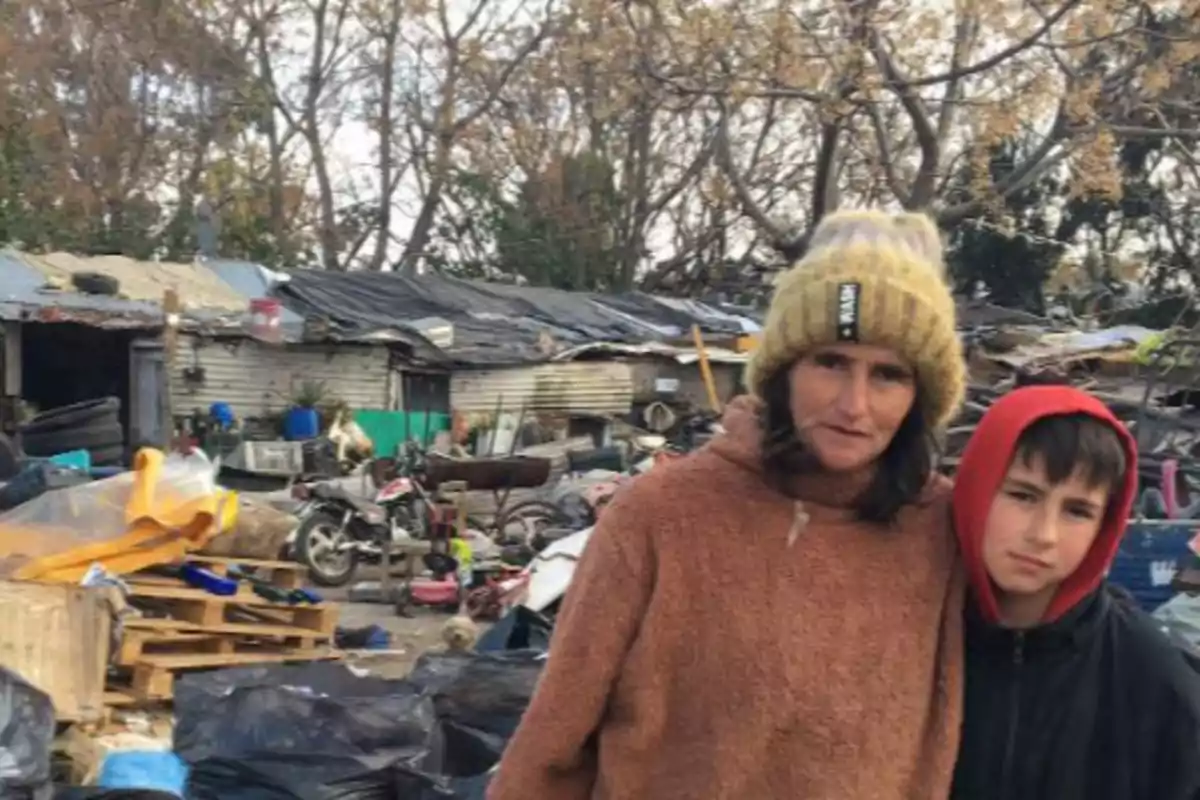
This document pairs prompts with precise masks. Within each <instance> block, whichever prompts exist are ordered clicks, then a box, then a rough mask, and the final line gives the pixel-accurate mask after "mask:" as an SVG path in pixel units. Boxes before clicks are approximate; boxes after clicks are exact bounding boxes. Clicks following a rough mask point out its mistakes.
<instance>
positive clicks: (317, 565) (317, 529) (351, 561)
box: [294, 511, 358, 587]
mask: <svg viewBox="0 0 1200 800" xmlns="http://www.w3.org/2000/svg"><path fill="white" fill-rule="evenodd" d="M348 538H349V537H348V536H347V534H346V531H345V530H343V528H342V522H341V520H339V519H338V518H337V517H335V516H333V515H332V514H330V513H328V512H325V511H314V512H313V513H312V514H310V515H309V516H308V517H307V518H306V519H305V520H304V522H302V523H300V527H299V528H297V529H296V541H295V545H294V546H295V548H296V561H297V562H298V563H300V564H303V565H304V566H306V567H308V575H309V577H310V578H311V579H312V582H313V583H315V584H317V585H318V586H329V587H334V586H345V585H346V584H347V583H349V582H350V581H351V580H353V579H354V574H355V573H356V572H357V571H358V553H357V552H356V551H354V550H352V549H345V550H341V549H339V546H340V545H342V544H343V543H345V542H346V541H347V540H348Z"/></svg>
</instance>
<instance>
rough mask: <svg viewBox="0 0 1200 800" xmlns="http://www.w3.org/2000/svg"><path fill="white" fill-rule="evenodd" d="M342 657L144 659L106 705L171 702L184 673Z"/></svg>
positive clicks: (321, 653)
mask: <svg viewBox="0 0 1200 800" xmlns="http://www.w3.org/2000/svg"><path fill="white" fill-rule="evenodd" d="M341 655H342V654H341V653H340V652H338V651H336V650H332V649H330V648H325V647H321V648H313V649H307V650H302V649H294V650H281V651H265V652H247V653H175V654H163V655H143V656H142V657H141V658H140V660H139V661H138V663H137V664H135V665H134V666H133V669H132V672H131V675H130V678H129V682H128V683H127V684H125V685H119V684H113V685H110V686H109V688H108V691H107V692H106V693H105V701H106V702H107V703H109V704H110V705H112V706H122V705H134V704H145V703H154V702H162V701H167V700H170V699H171V698H172V697H173V696H174V691H175V678H176V677H178V675H179V674H180V673H184V672H193V671H199V670H210V669H220V668H222V667H247V666H255V665H258V664H284V663H290V662H299V661H328V660H333V659H340V658H341Z"/></svg>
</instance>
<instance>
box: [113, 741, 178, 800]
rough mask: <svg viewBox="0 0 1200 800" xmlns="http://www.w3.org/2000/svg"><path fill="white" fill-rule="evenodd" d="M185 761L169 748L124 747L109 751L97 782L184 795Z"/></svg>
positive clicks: (121, 787)
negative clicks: (165, 750) (164, 750)
mask: <svg viewBox="0 0 1200 800" xmlns="http://www.w3.org/2000/svg"><path fill="white" fill-rule="evenodd" d="M186 783H187V765H186V764H184V763H183V761H182V760H181V759H180V758H179V756H177V755H175V754H174V753H171V752H160V751H157V750H126V751H117V752H115V753H109V754H108V756H107V757H106V758H105V759H104V763H103V764H102V765H101V767H100V777H99V778H98V780H97V781H96V785H97V786H99V787H100V788H102V789H131V790H137V789H142V790H145V791H157V792H164V793H166V794H170V795H175V796H176V797H183V787H184V784H186Z"/></svg>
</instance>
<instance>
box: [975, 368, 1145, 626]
mask: <svg viewBox="0 0 1200 800" xmlns="http://www.w3.org/2000/svg"><path fill="white" fill-rule="evenodd" d="M1061 414H1087V415H1089V416H1092V417H1094V418H1095V419H1098V420H1100V421H1102V422H1105V423H1107V424H1109V425H1111V426H1112V428H1113V429H1114V430H1115V431H1116V432H1117V434H1118V435H1119V436H1120V439H1121V443H1122V445H1123V446H1124V448H1125V456H1126V462H1127V465H1128V468H1127V469H1126V471H1125V479H1124V482H1123V484H1122V485H1121V486H1120V487H1119V488H1118V489H1117V491H1116V496H1115V497H1113V498H1112V501H1111V502H1110V504H1109V508H1108V513H1107V514H1106V515H1105V518H1104V521H1103V523H1102V524H1101V527H1100V532H1099V534H1098V535H1097V536H1096V540H1095V542H1093V543H1092V548H1091V550H1090V551H1088V554H1087V556H1085V557H1084V559H1083V562H1082V563H1081V564H1080V565H1079V568H1078V569H1076V570H1075V572H1074V573H1072V574H1071V575H1070V576H1069V577H1067V579H1066V580H1065V581H1063V583H1062V585H1060V586H1059V588H1058V592H1057V593H1056V594H1055V596H1054V598H1053V599H1052V600H1051V601H1050V605H1049V607H1048V608H1047V609H1046V617H1045V621H1046V622H1053V621H1054V620H1056V619H1058V618H1059V617H1061V616H1062V615H1063V614H1065V613H1066V612H1068V611H1070V610H1071V609H1072V608H1074V607H1075V606H1076V605H1077V604H1078V603H1080V602H1081V601H1082V600H1083V599H1084V598H1086V597H1087V596H1088V595H1089V594H1091V593H1092V592H1093V591H1095V590H1096V588H1097V587H1098V586H1099V585H1100V582H1101V581H1102V580H1103V579H1104V575H1105V573H1106V572H1107V571H1108V568H1109V566H1110V565H1111V564H1112V561H1113V558H1115V557H1116V554H1117V548H1118V547H1119V546H1120V544H1121V537H1122V535H1123V534H1124V532H1125V526H1126V522H1127V520H1128V519H1129V513H1130V509H1131V508H1132V506H1133V501H1134V497H1135V495H1136V494H1137V480H1138V479H1137V445H1136V443H1135V442H1134V440H1133V437H1132V436H1131V435H1130V433H1129V431H1128V430H1127V429H1126V428H1125V426H1124V425H1123V424H1122V423H1121V421H1120V420H1119V419H1117V418H1116V417H1115V416H1114V415H1113V413H1112V412H1111V411H1109V409H1108V407H1107V406H1106V405H1104V403H1102V402H1100V401H1099V400H1097V399H1096V398H1094V397H1092V396H1091V395H1089V394H1087V393H1085V392H1081V391H1079V390H1078V389H1073V388H1071V387H1069V386H1030V387H1026V388H1021V389H1017V390H1015V391H1012V392H1010V393H1008V394H1007V395H1005V396H1004V397H1002V398H1000V399H999V400H997V401H996V403H994V404H993V405H992V407H991V408H990V409H989V410H988V412H987V413H986V414H984V416H983V419H982V420H981V421H980V423H979V426H978V427H977V428H976V429H975V433H974V435H973V436H972V437H971V440H970V441H969V442H968V443H967V447H966V449H965V450H964V451H963V455H962V459H961V460H960V461H959V465H958V471H957V476H956V478H955V484H954V528H955V532H956V534H957V535H958V540H959V545H960V547H961V549H962V557H963V561H964V562H965V565H966V568H967V574H968V576H969V577H970V581H971V586H972V589H973V590H974V594H975V599H976V602H977V603H978V606H979V610H980V612H981V614H982V615H983V617H984V619H986V620H987V621H989V622H992V623H996V622H998V621H999V618H1000V613H999V607H998V605H997V602H996V595H995V591H994V590H993V588H992V581H991V578H990V577H989V576H988V572H987V567H986V566H984V563H983V534H984V530H985V527H986V524H987V518H988V513H989V512H990V510H991V507H992V500H993V499H994V498H995V496H996V492H997V491H999V489H1000V485H1001V483H1002V482H1003V481H1004V476H1005V475H1006V474H1007V473H1008V468H1009V465H1010V464H1011V462H1012V459H1013V456H1014V455H1015V454H1016V447H1017V441H1018V439H1019V438H1020V436H1021V434H1022V433H1023V432H1024V431H1025V429H1026V428H1028V427H1029V426H1030V425H1032V424H1033V423H1035V422H1037V421H1038V420H1040V419H1043V418H1045V417H1050V416H1058V415H1061Z"/></svg>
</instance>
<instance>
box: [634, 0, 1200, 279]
mask: <svg viewBox="0 0 1200 800" xmlns="http://www.w3.org/2000/svg"><path fill="white" fill-rule="evenodd" d="M648 7H649V8H650V9H651V13H649V14H646V15H645V20H646V22H644V23H642V24H644V25H645V26H646V27H647V29H648V30H651V31H652V35H653V37H654V38H655V41H663V42H669V44H670V46H669V50H670V53H669V57H667V58H659V59H657V60H653V61H647V62H645V64H644V66H645V68H646V69H647V71H648V72H649V73H650V75H651V76H652V77H653V78H654V79H656V80H658V81H660V82H661V83H662V84H663V85H665V86H667V87H670V89H671V90H672V91H674V92H676V93H678V94H679V95H681V96H696V95H699V96H703V97H705V98H708V99H709V101H710V102H711V104H712V107H713V108H714V109H715V111H714V113H716V114H717V115H718V117H719V118H720V123H719V124H720V129H721V136H720V137H719V140H718V145H719V147H718V153H719V157H720V162H721V164H722V166H723V169H724V170H725V172H726V174H727V176H728V177H729V180H730V184H731V186H732V188H733V190H734V191H735V193H736V195H737V197H738V201H739V203H740V205H741V207H742V209H743V211H744V213H745V214H746V215H747V216H749V217H750V218H751V219H753V220H754V221H755V223H756V224H757V225H758V227H759V228H760V229H761V230H763V231H764V232H765V233H766V236H767V238H768V239H769V241H770V243H771V244H772V245H773V246H774V247H775V248H776V249H777V250H779V251H780V252H781V253H783V254H784V255H785V256H787V257H794V256H795V255H797V254H798V253H799V252H801V251H802V250H803V248H804V241H805V234H806V232H807V231H808V230H810V229H811V226H812V225H813V224H815V222H816V221H817V220H819V219H820V217H821V215H822V214H824V213H826V212H827V211H828V210H830V209H832V208H835V207H836V206H837V205H838V203H840V202H841V201H842V197H843V196H844V195H851V197H849V198H847V199H850V200H854V201H859V202H861V201H864V200H868V199H870V200H874V201H877V202H879V201H882V202H890V203H895V204H897V205H900V206H902V207H905V208H910V209H925V208H928V209H932V210H933V211H935V213H936V214H937V216H938V218H939V219H940V220H941V221H942V222H944V223H947V224H952V223H953V222H955V221H957V220H961V219H962V218H964V217H965V216H967V215H969V214H971V213H974V212H975V211H977V210H978V209H979V208H980V207H981V206H983V205H984V204H986V203H988V202H989V201H991V200H994V199H995V198H999V197H1004V196H1006V195H1007V194H1010V193H1012V192H1015V191H1018V190H1020V189H1021V188H1023V187H1024V186H1027V185H1029V183H1031V182H1032V181H1035V180H1037V179H1038V178H1039V177H1040V176H1042V175H1044V174H1047V173H1048V172H1051V171H1055V170H1062V169H1068V170H1073V173H1074V175H1075V176H1076V177H1077V179H1078V181H1079V183H1080V185H1081V188H1082V189H1083V190H1086V191H1091V190H1097V189H1098V190H1105V187H1106V186H1108V187H1110V188H1111V183H1112V172H1113V168H1114V157H1113V152H1112V144H1113V142H1114V141H1115V140H1116V138H1117V137H1129V136H1168V135H1170V136H1178V135H1188V136H1195V135H1196V133H1195V131H1180V130H1178V129H1169V128H1168V127H1166V126H1163V125H1162V124H1155V123H1152V122H1151V120H1154V119H1155V117H1156V116H1157V114H1156V112H1157V111H1158V110H1160V108H1161V104H1162V103H1163V102H1164V89H1165V86H1164V83H1165V82H1164V80H1163V75H1164V74H1169V73H1170V71H1172V70H1177V69H1179V68H1180V67H1181V66H1183V65H1184V64H1186V63H1194V62H1195V60H1196V52H1195V50H1196V48H1195V46H1194V42H1195V41H1196V39H1197V35H1198V34H1200V20H1197V19H1196V17H1195V16H1194V15H1193V16H1192V17H1190V18H1188V23H1187V24H1188V25H1190V26H1191V27H1190V28H1188V29H1187V30H1183V31H1176V32H1174V33H1173V34H1170V35H1167V34H1164V33H1162V32H1161V31H1157V30H1156V25H1157V24H1158V21H1159V17H1160V16H1161V14H1160V13H1159V12H1155V11H1154V10H1153V9H1152V8H1151V7H1150V6H1149V4H1145V3H1133V4H1127V3H1113V2H1109V0H1061V2H1059V3H1058V4H1057V5H1053V6H1047V5H1044V4H1034V5H1030V4H1028V3H1024V2H1021V3H1016V2H996V3H983V2H973V1H970V0H965V1H964V2H958V3H955V4H953V12H954V13H953V14H952V15H947V13H946V9H945V8H944V7H942V6H941V5H940V4H939V5H937V6H936V7H935V6H934V5H933V4H924V3H904V4H899V3H890V2H885V0H855V1H854V2H849V1H848V0H842V1H841V2H835V3H832V4H829V3H820V4H817V3H802V4H798V5H797V4H794V3H779V2H777V0H772V1H771V2H767V3H756V2H750V3H737V4H729V5H727V6H721V7H712V8H706V10H705V13H704V14H699V15H697V14H690V15H688V14H684V13H683V12H682V10H681V9H682V6H679V5H673V4H668V3H662V2H652V3H651V4H650V5H649V6H648ZM941 43H948V44H945V45H943V44H941ZM781 101H786V102H788V103H791V104H793V109H794V110H793V111H792V113H791V117H790V125H791V126H793V127H794V129H795V130H797V131H798V132H808V131H812V132H813V133H812V134H810V135H811V136H812V140H813V142H814V146H815V148H816V157H815V159H814V162H813V164H812V170H811V173H810V174H809V175H808V179H807V180H805V181H802V182H800V184H799V185H800V186H801V187H802V188H803V190H804V192H805V194H806V195H807V198H808V199H807V203H806V205H807V212H806V213H805V214H804V217H803V221H802V222H801V224H799V225H796V226H788V225H786V224H783V223H781V221H780V220H779V219H777V218H773V217H772V215H771V213H770V212H769V211H768V210H767V209H766V208H764V207H763V206H762V204H761V203H760V201H759V197H758V195H759V194H761V193H762V192H763V191H764V190H763V189H762V188H761V187H762V185H763V184H764V183H766V182H769V181H771V180H774V179H775V176H764V175H762V174H761V173H755V172H754V171H753V170H752V169H750V168H749V165H747V164H745V163H741V164H739V163H738V161H739V159H738V157H737V155H738V154H737V153H736V148H735V147H734V143H733V142H732V141H731V137H730V135H729V131H730V130H731V129H732V128H733V126H734V125H735V120H736V119H737V118H738V117H739V116H743V115H746V114H751V115H762V114H764V110H763V109H764V108H766V109H768V110H769V109H771V108H772V107H773V104H776V103H779V102H781ZM1172 102H1179V100H1177V99H1176V100H1172ZM1030 134H1032V135H1036V136H1037V137H1039V139H1040V144H1039V146H1037V147H1035V148H1033V150H1032V153H1031V155H1030V157H1029V159H1028V160H1027V161H1026V162H1025V163H1023V164H1021V165H1020V166H1019V167H1018V168H1017V169H1016V170H1014V171H1013V173H1012V174H1011V175H1010V176H1009V177H1008V178H1007V179H1006V180H1005V181H1004V182H1003V183H1002V184H1000V185H988V186H978V187H976V189H977V190H978V191H977V192H976V193H975V194H974V196H972V197H970V198H966V199H962V200H961V201H958V202H955V203H951V204H947V203H944V202H942V199H943V190H944V189H945V186H946V182H947V180H948V179H949V178H950V177H951V175H952V174H953V172H954V171H955V170H956V169H957V167H958V166H960V165H961V164H963V163H965V162H967V161H969V160H970V159H976V160H979V159H983V158H985V157H986V152H987V150H988V148H989V147H991V146H992V145H994V144H995V143H996V142H998V141H1001V140H1003V139H1005V138H1008V137H1014V136H1018V135H1030ZM743 158H744V157H743ZM881 190H882V191H881Z"/></svg>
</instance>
